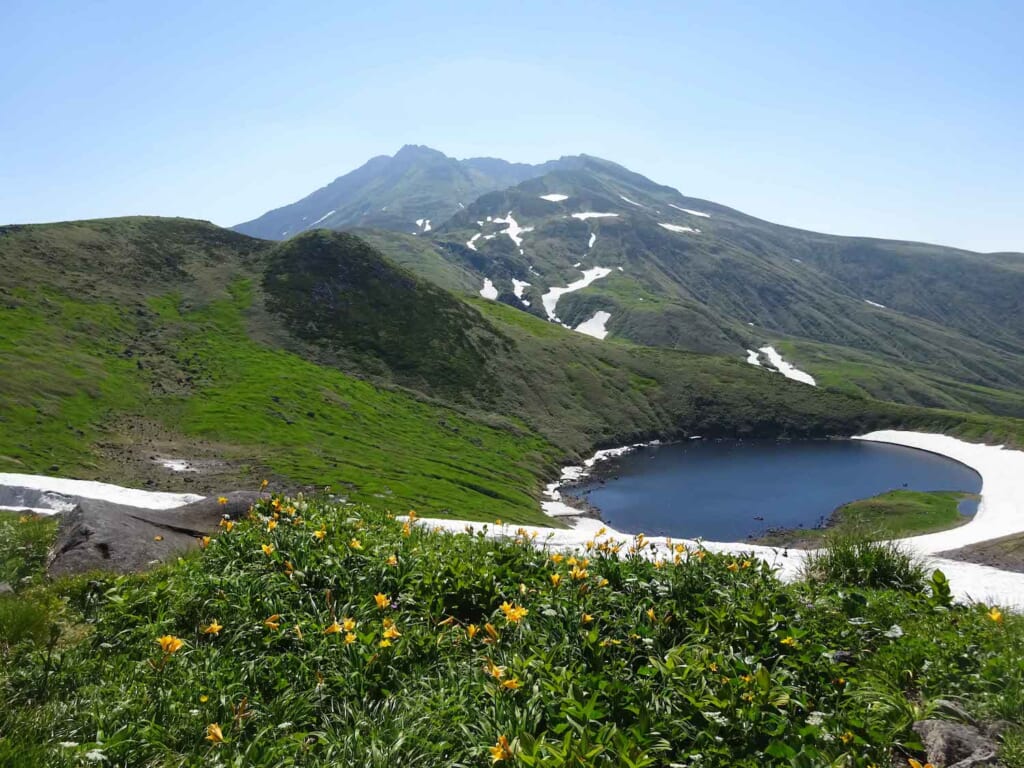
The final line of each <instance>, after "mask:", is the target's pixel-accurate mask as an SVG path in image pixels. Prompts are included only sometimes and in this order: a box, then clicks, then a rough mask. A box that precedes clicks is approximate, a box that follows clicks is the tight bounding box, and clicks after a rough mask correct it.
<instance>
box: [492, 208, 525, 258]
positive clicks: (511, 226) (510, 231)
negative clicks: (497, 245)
mask: <svg viewBox="0 0 1024 768" xmlns="http://www.w3.org/2000/svg"><path fill="white" fill-rule="evenodd" d="M494 223H495V224H508V228H507V229H503V230H501V232H499V233H498V234H499V235H508V236H509V238H510V239H511V240H512V242H513V243H515V244H516V247H517V248H519V249H520V250H519V253H522V252H523V251H522V246H523V237H522V236H523V235H524V234H525V233H527V232H533V227H520V226H519V222H518V221H516V220H515V219H514V218H512V211H509V212H508V216H506V217H505V218H504V219H494Z"/></svg>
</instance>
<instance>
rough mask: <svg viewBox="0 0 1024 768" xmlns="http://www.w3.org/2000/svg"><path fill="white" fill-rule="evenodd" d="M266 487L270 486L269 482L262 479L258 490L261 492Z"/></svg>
mask: <svg viewBox="0 0 1024 768" xmlns="http://www.w3.org/2000/svg"><path fill="white" fill-rule="evenodd" d="M268 485H270V481H269V480H267V479H266V478H264V479H263V482H262V483H260V490H261V491H262V490H263V489H264V488H266V487H267V486H268Z"/></svg>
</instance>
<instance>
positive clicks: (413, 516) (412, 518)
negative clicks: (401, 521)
mask: <svg viewBox="0 0 1024 768" xmlns="http://www.w3.org/2000/svg"><path fill="white" fill-rule="evenodd" d="M408 517H409V522H410V523H411V522H413V521H415V520H416V510H415V509H410V510H409V515H408Z"/></svg>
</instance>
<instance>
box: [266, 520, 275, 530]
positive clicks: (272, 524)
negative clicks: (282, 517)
mask: <svg viewBox="0 0 1024 768" xmlns="http://www.w3.org/2000/svg"><path fill="white" fill-rule="evenodd" d="M275 528H277V520H267V530H268V531H272V530H274V529H275Z"/></svg>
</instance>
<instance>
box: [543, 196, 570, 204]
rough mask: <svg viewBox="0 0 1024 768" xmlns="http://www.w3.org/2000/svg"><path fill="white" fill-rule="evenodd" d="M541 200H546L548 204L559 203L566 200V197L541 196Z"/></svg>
mask: <svg viewBox="0 0 1024 768" xmlns="http://www.w3.org/2000/svg"><path fill="white" fill-rule="evenodd" d="M540 199H541V200H547V201H548V202H549V203H560V202H562V201H563V200H568V199H569V196H568V195H541V196H540Z"/></svg>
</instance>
